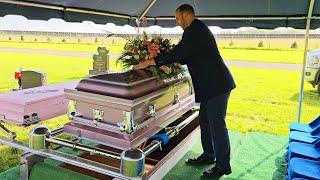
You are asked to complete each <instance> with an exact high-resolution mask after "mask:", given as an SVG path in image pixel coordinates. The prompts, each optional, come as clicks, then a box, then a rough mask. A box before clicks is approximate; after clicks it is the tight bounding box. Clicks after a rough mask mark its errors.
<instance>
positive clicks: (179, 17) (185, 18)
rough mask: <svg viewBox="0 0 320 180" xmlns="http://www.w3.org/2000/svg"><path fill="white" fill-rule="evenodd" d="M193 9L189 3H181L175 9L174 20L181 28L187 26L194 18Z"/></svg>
mask: <svg viewBox="0 0 320 180" xmlns="http://www.w3.org/2000/svg"><path fill="white" fill-rule="evenodd" d="M194 18H195V15H194V10H193V7H192V6H191V5H189V4H183V5H181V6H179V7H178V8H177V9H176V21H177V25H178V26H181V28H182V29H185V28H187V27H188V26H189V25H190V24H191V22H192V21H193V20H194Z"/></svg>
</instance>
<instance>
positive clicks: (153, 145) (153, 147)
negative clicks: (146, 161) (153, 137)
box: [142, 141, 162, 156]
mask: <svg viewBox="0 0 320 180" xmlns="http://www.w3.org/2000/svg"><path fill="white" fill-rule="evenodd" d="M161 143H162V142H161V141H152V142H151V143H150V144H149V145H148V146H147V147H145V148H144V149H143V150H142V151H143V153H144V155H145V156H148V155H149V154H151V153H152V152H153V151H155V150H157V149H158V148H159V147H161Z"/></svg>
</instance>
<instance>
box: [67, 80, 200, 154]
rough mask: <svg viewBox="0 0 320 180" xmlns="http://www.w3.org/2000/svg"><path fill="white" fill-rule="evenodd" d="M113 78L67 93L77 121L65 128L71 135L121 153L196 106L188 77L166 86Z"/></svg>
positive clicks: (84, 84) (83, 84) (81, 85)
mask: <svg viewBox="0 0 320 180" xmlns="http://www.w3.org/2000/svg"><path fill="white" fill-rule="evenodd" d="M110 76H115V77H117V74H112V75H110V74H109V75H100V76H95V77H90V78H88V79H85V80H82V81H80V82H79V84H78V86H77V88H76V90H72V89H66V90H65V94H66V97H67V98H68V99H69V100H71V101H70V102H71V104H70V106H69V116H70V119H71V120H72V121H71V122H70V123H68V124H66V125H65V126H64V131H65V132H66V133H69V134H73V135H76V136H79V137H81V138H83V139H89V140H91V141H94V142H97V143H99V144H104V145H108V146H111V147H116V148H119V149H129V148H134V147H138V146H139V145H140V144H141V143H143V142H144V141H146V140H147V139H148V138H149V137H151V136H152V135H154V134H156V133H157V132H159V131H160V130H161V129H163V128H164V127H166V126H167V125H168V124H170V123H172V122H173V121H175V120H176V119H177V118H179V117H180V116H181V115H182V114H184V113H185V112H187V111H189V110H190V109H191V108H192V107H193V105H194V95H193V89H192V84H191V82H190V79H188V78H186V77H184V78H179V79H175V80H172V81H170V82H164V81H162V80H160V79H157V78H153V77H151V76H144V77H143V78H138V79H135V81H133V82H126V80H123V79H121V78H120V81H121V82H119V81H117V78H112V77H111V78H110ZM110 79H111V80H110Z"/></svg>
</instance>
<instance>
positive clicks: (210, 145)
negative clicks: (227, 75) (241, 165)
mask: <svg viewBox="0 0 320 180" xmlns="http://www.w3.org/2000/svg"><path fill="white" fill-rule="evenodd" d="M229 96H230V92H227V93H225V94H222V95H219V96H216V97H213V98H211V99H208V100H207V101H204V102H201V104H200V115H199V116H200V117H199V121H200V129H201V143H202V148H203V152H204V153H203V156H204V157H205V158H206V159H208V160H216V166H218V167H220V168H222V169H227V168H230V141H229V134H228V129H227V127H226V122H225V118H226V112H227V106H228V99H229Z"/></svg>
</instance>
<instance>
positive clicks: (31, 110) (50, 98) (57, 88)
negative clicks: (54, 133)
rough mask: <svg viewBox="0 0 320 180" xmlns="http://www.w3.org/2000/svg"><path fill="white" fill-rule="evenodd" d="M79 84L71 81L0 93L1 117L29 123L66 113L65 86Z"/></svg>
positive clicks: (72, 86)
mask: <svg viewBox="0 0 320 180" xmlns="http://www.w3.org/2000/svg"><path fill="white" fill-rule="evenodd" d="M77 84H78V81H71V82H67V83H59V84H54V85H47V86H41V87H36V88H30V89H23V90H19V91H12V92H8V93H3V94H0V119H3V120H5V121H8V122H12V123H15V124H19V125H29V124H32V123H35V122H38V121H39V120H47V119H50V118H54V117H57V116H60V115H63V114H66V112H67V106H68V100H67V99H66V97H65V95H64V88H68V89H74V88H75V87H76V85H77Z"/></svg>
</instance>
